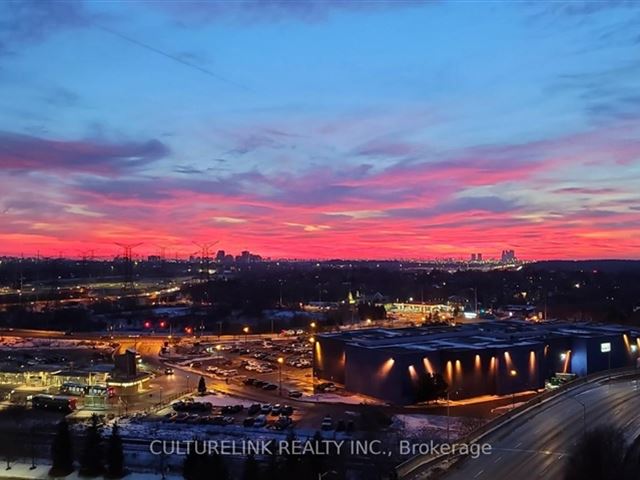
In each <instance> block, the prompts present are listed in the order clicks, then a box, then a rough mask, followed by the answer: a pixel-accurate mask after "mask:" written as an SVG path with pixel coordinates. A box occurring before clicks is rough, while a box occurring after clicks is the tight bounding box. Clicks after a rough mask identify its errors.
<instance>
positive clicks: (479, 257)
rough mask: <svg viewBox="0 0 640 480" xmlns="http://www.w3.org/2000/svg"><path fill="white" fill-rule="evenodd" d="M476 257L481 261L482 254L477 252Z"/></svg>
mask: <svg viewBox="0 0 640 480" xmlns="http://www.w3.org/2000/svg"><path fill="white" fill-rule="evenodd" d="M476 258H477V259H478V261H479V262H481V261H482V254H481V253H478V256H477V257H476Z"/></svg>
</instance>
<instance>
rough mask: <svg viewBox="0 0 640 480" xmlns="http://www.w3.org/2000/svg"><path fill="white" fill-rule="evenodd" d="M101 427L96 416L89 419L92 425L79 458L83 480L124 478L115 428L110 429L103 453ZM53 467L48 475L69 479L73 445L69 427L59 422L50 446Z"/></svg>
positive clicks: (122, 454) (121, 450) (121, 454)
mask: <svg viewBox="0 0 640 480" xmlns="http://www.w3.org/2000/svg"><path fill="white" fill-rule="evenodd" d="M101 430H102V427H101V425H100V422H99V419H98V417H97V416H96V415H93V416H92V417H91V424H90V425H89V427H88V428H87V430H86V432H85V437H84V442H83V447H82V452H81V454H80V458H79V469H78V473H79V474H80V475H82V476H87V477H96V476H98V475H105V476H106V477H109V478H120V477H122V476H124V474H125V470H124V451H123V448H122V438H121V437H120V433H119V429H118V425H117V424H114V425H113V427H112V428H111V435H110V436H109V438H108V439H107V442H106V449H105V444H104V441H103V438H102V432H101ZM51 460H52V466H51V470H50V471H49V474H50V475H51V476H55V477H62V476H66V475H69V474H70V473H71V472H73V471H74V469H75V468H74V453H73V441H72V438H71V432H70V431H69V424H68V423H67V421H66V420H62V421H61V422H60V423H59V424H58V430H57V432H56V435H55V437H54V439H53V443H52V445H51Z"/></svg>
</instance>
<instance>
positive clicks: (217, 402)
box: [193, 393, 257, 407]
mask: <svg viewBox="0 0 640 480" xmlns="http://www.w3.org/2000/svg"><path fill="white" fill-rule="evenodd" d="M193 400H194V401H195V402H209V403H211V405H213V406H214V407H224V406H225V405H242V406H243V407H250V406H251V405H252V404H254V403H257V402H254V401H251V400H244V399H242V398H238V397H231V396H229V395H225V394H224V393H214V394H209V395H204V396H202V397H201V396H199V395H198V396H195V397H193Z"/></svg>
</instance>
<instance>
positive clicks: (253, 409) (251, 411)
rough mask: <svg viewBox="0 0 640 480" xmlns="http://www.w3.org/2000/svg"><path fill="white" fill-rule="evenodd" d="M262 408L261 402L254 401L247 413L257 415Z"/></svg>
mask: <svg viewBox="0 0 640 480" xmlns="http://www.w3.org/2000/svg"><path fill="white" fill-rule="evenodd" d="M260 408H261V405H260V404H259V403H253V404H251V406H250V407H249V410H247V413H248V414H249V415H255V414H256V413H258V412H259V411H260Z"/></svg>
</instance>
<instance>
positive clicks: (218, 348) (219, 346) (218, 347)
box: [216, 344, 222, 358]
mask: <svg viewBox="0 0 640 480" xmlns="http://www.w3.org/2000/svg"><path fill="white" fill-rule="evenodd" d="M216 350H217V352H218V358H220V350H222V345H220V344H218V345H216Z"/></svg>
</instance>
